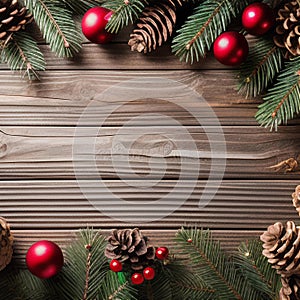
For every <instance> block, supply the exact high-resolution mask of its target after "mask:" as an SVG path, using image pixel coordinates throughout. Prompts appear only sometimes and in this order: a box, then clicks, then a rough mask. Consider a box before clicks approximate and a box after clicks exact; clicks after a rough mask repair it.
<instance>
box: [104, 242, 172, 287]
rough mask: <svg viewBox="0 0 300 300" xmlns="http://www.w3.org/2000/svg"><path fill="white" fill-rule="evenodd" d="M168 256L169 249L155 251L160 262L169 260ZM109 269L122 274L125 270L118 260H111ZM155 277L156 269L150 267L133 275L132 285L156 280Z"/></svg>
mask: <svg viewBox="0 0 300 300" xmlns="http://www.w3.org/2000/svg"><path fill="white" fill-rule="evenodd" d="M168 255H169V249H168V248H167V247H159V248H157V249H156V251H155V257H156V258H157V259H158V260H165V259H167V258H168ZM109 267H110V269H111V270H112V271H113V272H121V271H122V270H123V265H122V263H121V262H120V261H119V260H117V259H113V260H111V262H110V264H109ZM154 277H155V269H154V268H152V267H149V266H148V267H146V268H144V269H143V272H142V273H139V272H135V273H133V274H132V275H131V282H132V284H135V285H140V284H142V283H143V282H144V281H145V280H152V279H154Z"/></svg>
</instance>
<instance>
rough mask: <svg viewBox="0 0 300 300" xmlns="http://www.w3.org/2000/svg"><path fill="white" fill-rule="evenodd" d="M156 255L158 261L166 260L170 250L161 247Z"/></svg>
mask: <svg viewBox="0 0 300 300" xmlns="http://www.w3.org/2000/svg"><path fill="white" fill-rule="evenodd" d="M155 255H156V257H157V258H158V259H160V260H164V259H166V258H167V257H168V255H169V249H168V248H167V247H159V248H157V249H156V252H155Z"/></svg>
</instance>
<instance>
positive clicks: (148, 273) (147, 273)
mask: <svg viewBox="0 0 300 300" xmlns="http://www.w3.org/2000/svg"><path fill="white" fill-rule="evenodd" d="M143 275H144V278H145V279H146V280H152V279H153V278H154V277H155V270H154V269H153V268H151V267H147V268H145V269H144V270H143Z"/></svg>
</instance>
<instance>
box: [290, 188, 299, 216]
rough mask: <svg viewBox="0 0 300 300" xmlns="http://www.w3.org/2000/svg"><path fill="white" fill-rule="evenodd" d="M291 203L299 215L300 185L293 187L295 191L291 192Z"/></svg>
mask: <svg viewBox="0 0 300 300" xmlns="http://www.w3.org/2000/svg"><path fill="white" fill-rule="evenodd" d="M292 197H293V205H294V206H295V208H296V210H297V212H298V214H299V216H300V185H298V186H297V187H296V189H295V192H294V193H293V194H292Z"/></svg>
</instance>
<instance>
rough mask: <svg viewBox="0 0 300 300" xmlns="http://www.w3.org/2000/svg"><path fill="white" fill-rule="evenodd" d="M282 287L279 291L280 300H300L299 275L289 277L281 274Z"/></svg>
mask: <svg viewBox="0 0 300 300" xmlns="http://www.w3.org/2000/svg"><path fill="white" fill-rule="evenodd" d="M281 284H282V288H281V289H280V292H279V299H280V300H300V277H299V276H297V275H293V276H291V277H286V276H281Z"/></svg>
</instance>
